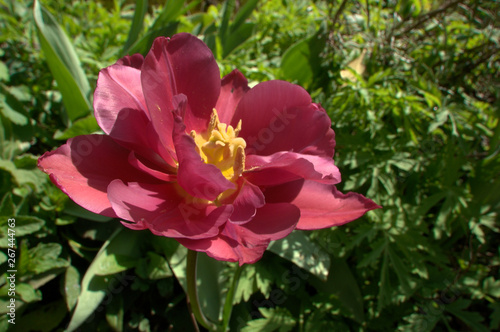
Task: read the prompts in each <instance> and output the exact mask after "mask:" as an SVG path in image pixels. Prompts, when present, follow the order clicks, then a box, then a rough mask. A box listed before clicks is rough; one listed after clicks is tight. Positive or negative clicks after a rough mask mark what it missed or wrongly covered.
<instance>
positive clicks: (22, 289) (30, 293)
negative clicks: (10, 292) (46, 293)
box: [16, 283, 42, 303]
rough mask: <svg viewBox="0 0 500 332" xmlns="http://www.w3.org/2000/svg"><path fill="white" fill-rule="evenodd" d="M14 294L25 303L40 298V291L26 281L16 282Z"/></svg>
mask: <svg viewBox="0 0 500 332" xmlns="http://www.w3.org/2000/svg"><path fill="white" fill-rule="evenodd" d="M16 294H17V295H19V297H20V298H21V300H22V301H23V302H26V303H31V302H36V301H40V300H41V299H42V292H40V291H39V290H36V289H34V288H33V287H31V285H29V284H26V283H18V284H16Z"/></svg>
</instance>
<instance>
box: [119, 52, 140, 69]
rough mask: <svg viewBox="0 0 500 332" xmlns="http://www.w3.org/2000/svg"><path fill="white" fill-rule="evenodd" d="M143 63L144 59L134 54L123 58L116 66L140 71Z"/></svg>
mask: <svg viewBox="0 0 500 332" xmlns="http://www.w3.org/2000/svg"><path fill="white" fill-rule="evenodd" d="M143 62H144V57H143V56H142V54H139V53H136V54H133V55H126V56H124V57H123V58H121V59H119V60H118V61H116V64H117V65H122V66H129V67H133V68H137V69H141V66H142V64H143Z"/></svg>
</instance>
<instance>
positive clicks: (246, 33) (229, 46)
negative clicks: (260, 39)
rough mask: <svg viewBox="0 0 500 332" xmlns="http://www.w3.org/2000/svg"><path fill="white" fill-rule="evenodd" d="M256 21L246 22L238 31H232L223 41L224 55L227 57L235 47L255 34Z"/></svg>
mask: <svg viewBox="0 0 500 332" xmlns="http://www.w3.org/2000/svg"><path fill="white" fill-rule="evenodd" d="M254 28H255V23H244V24H243V25H241V26H240V27H239V28H238V29H237V30H236V31H234V32H232V33H230V34H229V35H227V36H226V38H225V39H224V40H223V41H222V43H223V47H222V48H223V57H224V58H225V57H227V56H228V55H229V54H230V53H231V52H232V51H233V50H234V49H236V48H237V47H238V46H240V45H241V44H243V43H244V42H245V41H246V40H247V39H248V38H250V37H251V36H252V34H253V31H254Z"/></svg>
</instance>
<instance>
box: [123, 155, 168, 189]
mask: <svg viewBox="0 0 500 332" xmlns="http://www.w3.org/2000/svg"><path fill="white" fill-rule="evenodd" d="M128 162H129V163H130V165H131V166H134V167H135V168H137V169H138V170H140V171H142V172H144V173H147V174H149V175H151V176H154V177H155V178H157V179H160V180H162V181H165V182H173V181H175V180H176V179H177V176H176V175H175V174H171V173H169V172H165V171H161V170H158V169H156V168H153V167H152V166H151V165H146V164H145V162H146V161H145V160H142V159H140V158H139V157H138V156H137V155H136V154H135V153H134V151H130V154H129V156H128Z"/></svg>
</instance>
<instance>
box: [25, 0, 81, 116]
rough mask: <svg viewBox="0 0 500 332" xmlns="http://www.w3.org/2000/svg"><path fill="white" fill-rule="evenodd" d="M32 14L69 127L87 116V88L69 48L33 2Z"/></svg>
mask: <svg viewBox="0 0 500 332" xmlns="http://www.w3.org/2000/svg"><path fill="white" fill-rule="evenodd" d="M33 15H34V18H35V26H36V30H37V33H38V38H39V40H40V46H41V48H42V50H43V52H44V53H45V57H46V59H47V64H48V65H49V69H50V71H51V73H52V75H53V76H54V78H55V80H56V82H57V86H58V89H59V91H60V92H61V94H62V98H63V103H64V106H65V108H66V114H65V115H66V119H64V120H65V121H66V124H67V125H68V126H69V125H70V124H71V122H72V121H75V120H77V119H78V118H81V117H83V116H85V115H87V114H89V112H90V109H91V104H90V101H89V95H90V85H89V82H88V80H87V77H86V76H85V73H84V71H83V69H82V67H81V65H80V60H79V59H78V56H77V54H76V51H75V49H74V47H73V45H72V44H71V42H70V40H69V38H68V36H67V35H66V33H65V32H64V31H63V29H62V28H61V27H60V26H59V24H58V23H57V22H56V20H55V19H54V17H53V16H52V14H50V12H49V11H48V10H47V9H45V8H44V7H43V6H42V5H41V4H40V3H39V1H35V4H34V8H33Z"/></svg>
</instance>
